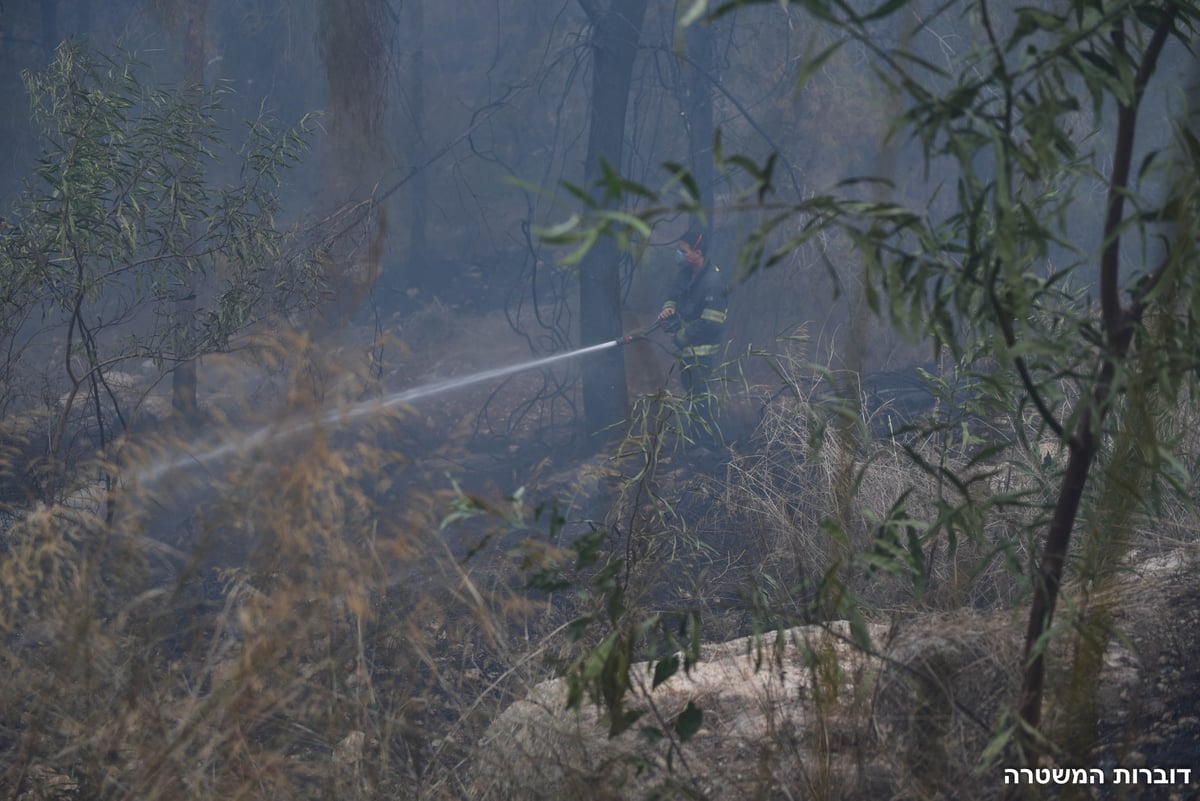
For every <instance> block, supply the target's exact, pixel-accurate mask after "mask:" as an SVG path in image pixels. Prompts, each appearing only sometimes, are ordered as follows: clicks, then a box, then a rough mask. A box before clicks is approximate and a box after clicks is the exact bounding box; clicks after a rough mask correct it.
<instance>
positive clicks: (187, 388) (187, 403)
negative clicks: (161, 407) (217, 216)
mask: <svg viewBox="0 0 1200 801" xmlns="http://www.w3.org/2000/svg"><path fill="white" fill-rule="evenodd" d="M182 11H183V15H184V19H183V80H184V82H185V83H186V84H187V87H188V91H189V92H191V93H193V95H194V97H195V102H196V103H200V102H201V98H202V97H203V94H204V60H205V50H206V48H207V45H208V37H207V27H208V0H185V2H184V3H183V7H182ZM193 225H195V223H193ZM176 291H177V293H178V295H179V299H178V300H176V301H175V309H174V311H175V326H176V335H175V338H176V343H177V347H176V349H175V350H176V352H177V354H178V355H179V356H180V358H182V359H183V361H180V362H179V363H178V364H177V365H175V371H174V372H173V373H172V374H171V409H172V410H173V411H174V412H175V414H176V415H177V416H178V417H180V418H182V419H185V420H186V419H190V418H191V417H192V416H193V415H194V414H195V412H196V362H195V360H194V359H192V358H191V357H190V352H191V350H192V343H193V340H194V339H195V330H194V329H195V320H194V318H195V315H196V286H195V283H194V282H193V283H191V284H189V285H188V286H186V287H180V288H178V289H177V290H176Z"/></svg>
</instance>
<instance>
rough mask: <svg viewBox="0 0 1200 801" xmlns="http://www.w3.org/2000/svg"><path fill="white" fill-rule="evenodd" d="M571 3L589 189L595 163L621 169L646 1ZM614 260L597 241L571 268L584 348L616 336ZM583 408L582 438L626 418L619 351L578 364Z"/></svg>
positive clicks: (596, 172)
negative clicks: (585, 83)
mask: <svg viewBox="0 0 1200 801" xmlns="http://www.w3.org/2000/svg"><path fill="white" fill-rule="evenodd" d="M579 5H580V6H581V7H582V8H583V10H584V11H585V12H586V13H587V15H588V18H589V20H590V21H591V25H592V35H591V49H592V99H591V121H590V124H589V127H588V147H587V158H586V161H585V162H584V183H585V184H586V185H591V184H592V183H593V182H594V181H595V180H596V179H597V178H598V177H599V176H600V174H601V169H600V166H601V164H602V163H604V162H607V163H608V164H611V165H612V166H613V168H614V169H620V167H621V161H622V157H623V152H624V144H625V113H626V109H627V107H628V102H629V89H630V84H631V83H632V80H633V60H634V57H635V56H636V55H637V48H638V38H639V37H640V35H641V31H642V21H643V19H644V18H645V15H646V0H609V2H608V3H602V2H599V0H579ZM613 202H614V203H616V202H619V201H616V200H614V201H613ZM618 258H619V254H618V253H617V246H616V243H615V242H614V241H613V240H611V239H609V238H607V237H605V238H602V239H601V240H600V241H599V242H597V243H596V246H595V247H593V248H592V250H591V251H590V252H589V253H588V254H587V256H586V257H585V258H584V259H583V261H582V262H581V263H580V265H579V270H580V274H579V326H580V335H581V337H582V340H583V344H584V345H593V344H598V343H601V342H604V341H606V340H613V339H616V338H618V337H619V336H620V335H621V282H620V268H619V264H618ZM583 410H584V422H585V424H586V426H587V430H588V433H589V434H591V435H593V436H596V437H600V438H603V437H605V434H604V432H605V430H606V429H608V427H609V426H611V425H613V424H614V423H618V422H620V421H621V420H623V419H625V416H626V415H627V414H628V411H629V397H628V389H627V386H626V383H625V358H624V354H623V352H622V350H621V349H620V348H610V349H608V350H605V351H601V352H600V353H599V354H597V355H596V356H594V357H592V358H590V359H588V361H587V362H585V363H584V367H583Z"/></svg>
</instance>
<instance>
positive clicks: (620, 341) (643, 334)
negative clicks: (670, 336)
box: [614, 320, 663, 345]
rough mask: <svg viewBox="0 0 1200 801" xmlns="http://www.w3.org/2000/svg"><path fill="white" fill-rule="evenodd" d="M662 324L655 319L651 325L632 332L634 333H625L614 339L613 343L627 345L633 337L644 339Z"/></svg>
mask: <svg viewBox="0 0 1200 801" xmlns="http://www.w3.org/2000/svg"><path fill="white" fill-rule="evenodd" d="M662 324H663V321H662V320H655V321H654V324H653V325H651V326H650V327H649V328H647V329H646V330H645V331H638V332H637V333H634V334H626V335H625V336H623V337H620V338H619V339H617V340H615V341H614V344H617V345H628V344H629V343H631V342H633V341H634V340H635V339H645V338H646V337H647V336H649V335H650V334H652V333H654V332H655V331H657V330H658V329H659V328H662Z"/></svg>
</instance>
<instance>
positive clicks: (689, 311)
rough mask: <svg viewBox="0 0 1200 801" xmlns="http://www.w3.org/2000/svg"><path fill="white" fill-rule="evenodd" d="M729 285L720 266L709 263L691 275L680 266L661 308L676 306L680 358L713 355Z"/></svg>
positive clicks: (718, 342) (716, 347) (718, 344)
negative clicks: (697, 272)
mask: <svg viewBox="0 0 1200 801" xmlns="http://www.w3.org/2000/svg"><path fill="white" fill-rule="evenodd" d="M728 294H729V285H728V284H727V283H726V281H725V274H724V273H722V272H721V268H720V267H717V266H716V265H715V264H713V263H712V262H708V263H706V264H705V265H704V269H702V270H701V271H700V272H699V274H697V275H693V274H692V268H691V267H689V266H685V267H680V268H679V274H678V275H676V276H675V281H674V283H672V284H671V291H670V292H669V293H668V294H667V301H666V302H665V303H664V304H663V308H664V309H675V315H676V316H675V318H673V319H675V320H677V321H678V323H679V329H678V330H677V331H676V332H675V347H677V348H679V355H680V356H683V357H685V358H686V357H699V356H713V355H715V354H716V353H717V351H718V349H719V348H720V345H721V327H722V326H723V325H724V324H725V312H726V309H727V308H728V304H727V299H726V298H727V295H728Z"/></svg>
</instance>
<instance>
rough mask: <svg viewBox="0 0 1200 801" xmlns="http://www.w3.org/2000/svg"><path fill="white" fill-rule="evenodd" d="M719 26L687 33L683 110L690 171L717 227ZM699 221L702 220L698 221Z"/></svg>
mask: <svg viewBox="0 0 1200 801" xmlns="http://www.w3.org/2000/svg"><path fill="white" fill-rule="evenodd" d="M714 24H715V23H706V24H699V23H697V24H694V25H689V26H688V28H687V30H686V31H685V32H684V46H685V47H686V48H687V62H686V63H685V65H684V75H685V76H686V81H687V84H686V92H687V94H686V100H685V107H684V109H683V119H684V123H685V124H686V125H687V133H688V168H689V169H690V170H691V171H692V176H693V177H694V178H695V179H696V185H697V186H698V187H699V188H700V197H698V198H696V199H697V200H698V201H700V205H701V206H703V207H704V209H705V210H706V211H707V213H708V224H709V226H712V227H713V228H715V227H716V224H715V220H714V219H713V216H714V203H713V183H714V179H713V173H714V168H713V153H712V144H713V86H712V80H715V79H716V76H717V69H716V66H717V44H716V36H715V35H714V31H713V25H714ZM697 222H699V221H697Z"/></svg>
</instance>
